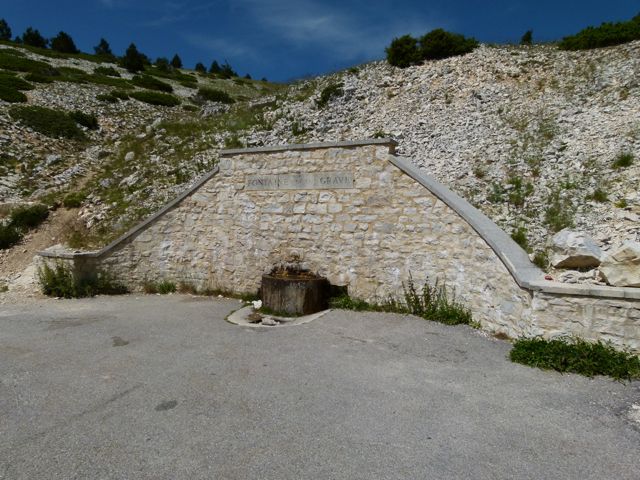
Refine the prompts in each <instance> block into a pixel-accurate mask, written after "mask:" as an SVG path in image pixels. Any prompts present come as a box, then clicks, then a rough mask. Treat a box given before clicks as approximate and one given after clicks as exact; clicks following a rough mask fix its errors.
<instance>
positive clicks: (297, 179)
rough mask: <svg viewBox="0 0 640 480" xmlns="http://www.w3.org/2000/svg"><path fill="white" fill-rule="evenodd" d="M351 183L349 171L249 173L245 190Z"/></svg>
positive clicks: (332, 186) (331, 186)
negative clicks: (280, 173) (275, 173)
mask: <svg viewBox="0 0 640 480" xmlns="http://www.w3.org/2000/svg"><path fill="white" fill-rule="evenodd" d="M353 185H354V180H353V174H352V173H350V172H314V173H289V174H282V175H250V176H247V177H246V179H245V188H246V189H247V190H326V189H337V188H353Z"/></svg>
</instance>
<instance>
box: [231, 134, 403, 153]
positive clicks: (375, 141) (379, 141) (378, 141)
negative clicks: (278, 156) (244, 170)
mask: <svg viewBox="0 0 640 480" xmlns="http://www.w3.org/2000/svg"><path fill="white" fill-rule="evenodd" d="M367 145H388V146H389V153H394V151H395V147H396V145H398V142H396V141H395V140H393V139H392V138H371V139H367V140H350V141H344V142H319V143H292V144H290V145H275V146H268V147H252V148H230V149H227V150H221V151H220V156H221V157H230V156H232V155H246V154H252V153H271V152H286V151H290V150H317V149H319V148H355V147H366V146H367Z"/></svg>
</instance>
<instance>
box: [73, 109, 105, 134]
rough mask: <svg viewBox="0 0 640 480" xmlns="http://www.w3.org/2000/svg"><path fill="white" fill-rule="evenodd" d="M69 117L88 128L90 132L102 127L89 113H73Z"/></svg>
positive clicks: (77, 111)
mask: <svg viewBox="0 0 640 480" xmlns="http://www.w3.org/2000/svg"><path fill="white" fill-rule="evenodd" d="M69 115H71V118H73V119H74V120H75V121H76V123H77V124H78V125H82V126H83V127H87V128H88V129H89V130H97V129H98V128H99V127H100V125H99V124H98V119H97V118H96V116H95V115H90V114H88V113H84V112H81V111H80V110H76V111H74V112H71V113H70V114H69Z"/></svg>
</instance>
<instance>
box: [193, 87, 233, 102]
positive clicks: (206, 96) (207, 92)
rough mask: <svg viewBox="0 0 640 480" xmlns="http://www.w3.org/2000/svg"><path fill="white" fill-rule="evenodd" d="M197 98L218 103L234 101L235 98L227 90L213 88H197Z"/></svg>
mask: <svg viewBox="0 0 640 480" xmlns="http://www.w3.org/2000/svg"><path fill="white" fill-rule="evenodd" d="M197 96H198V98H200V99H201V100H206V101H209V102H219V103H227V104H231V103H235V100H234V99H233V98H231V95H229V94H228V93H227V92H223V91H222V90H216V89H215V88H199V89H198V95H197Z"/></svg>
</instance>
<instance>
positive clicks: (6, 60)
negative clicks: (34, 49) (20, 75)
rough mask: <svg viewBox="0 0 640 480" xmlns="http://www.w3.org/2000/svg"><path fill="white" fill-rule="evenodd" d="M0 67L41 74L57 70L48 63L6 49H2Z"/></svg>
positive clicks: (0, 51)
mask: <svg viewBox="0 0 640 480" xmlns="http://www.w3.org/2000/svg"><path fill="white" fill-rule="evenodd" d="M0 69H3V70H11V71H13V72H34V73H41V74H43V73H45V72H50V71H52V70H54V71H55V69H53V67H51V65H49V64H48V63H45V62H40V61H37V60H31V59H29V58H25V57H21V56H17V55H14V54H13V53H12V52H7V51H6V49H4V50H0Z"/></svg>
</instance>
